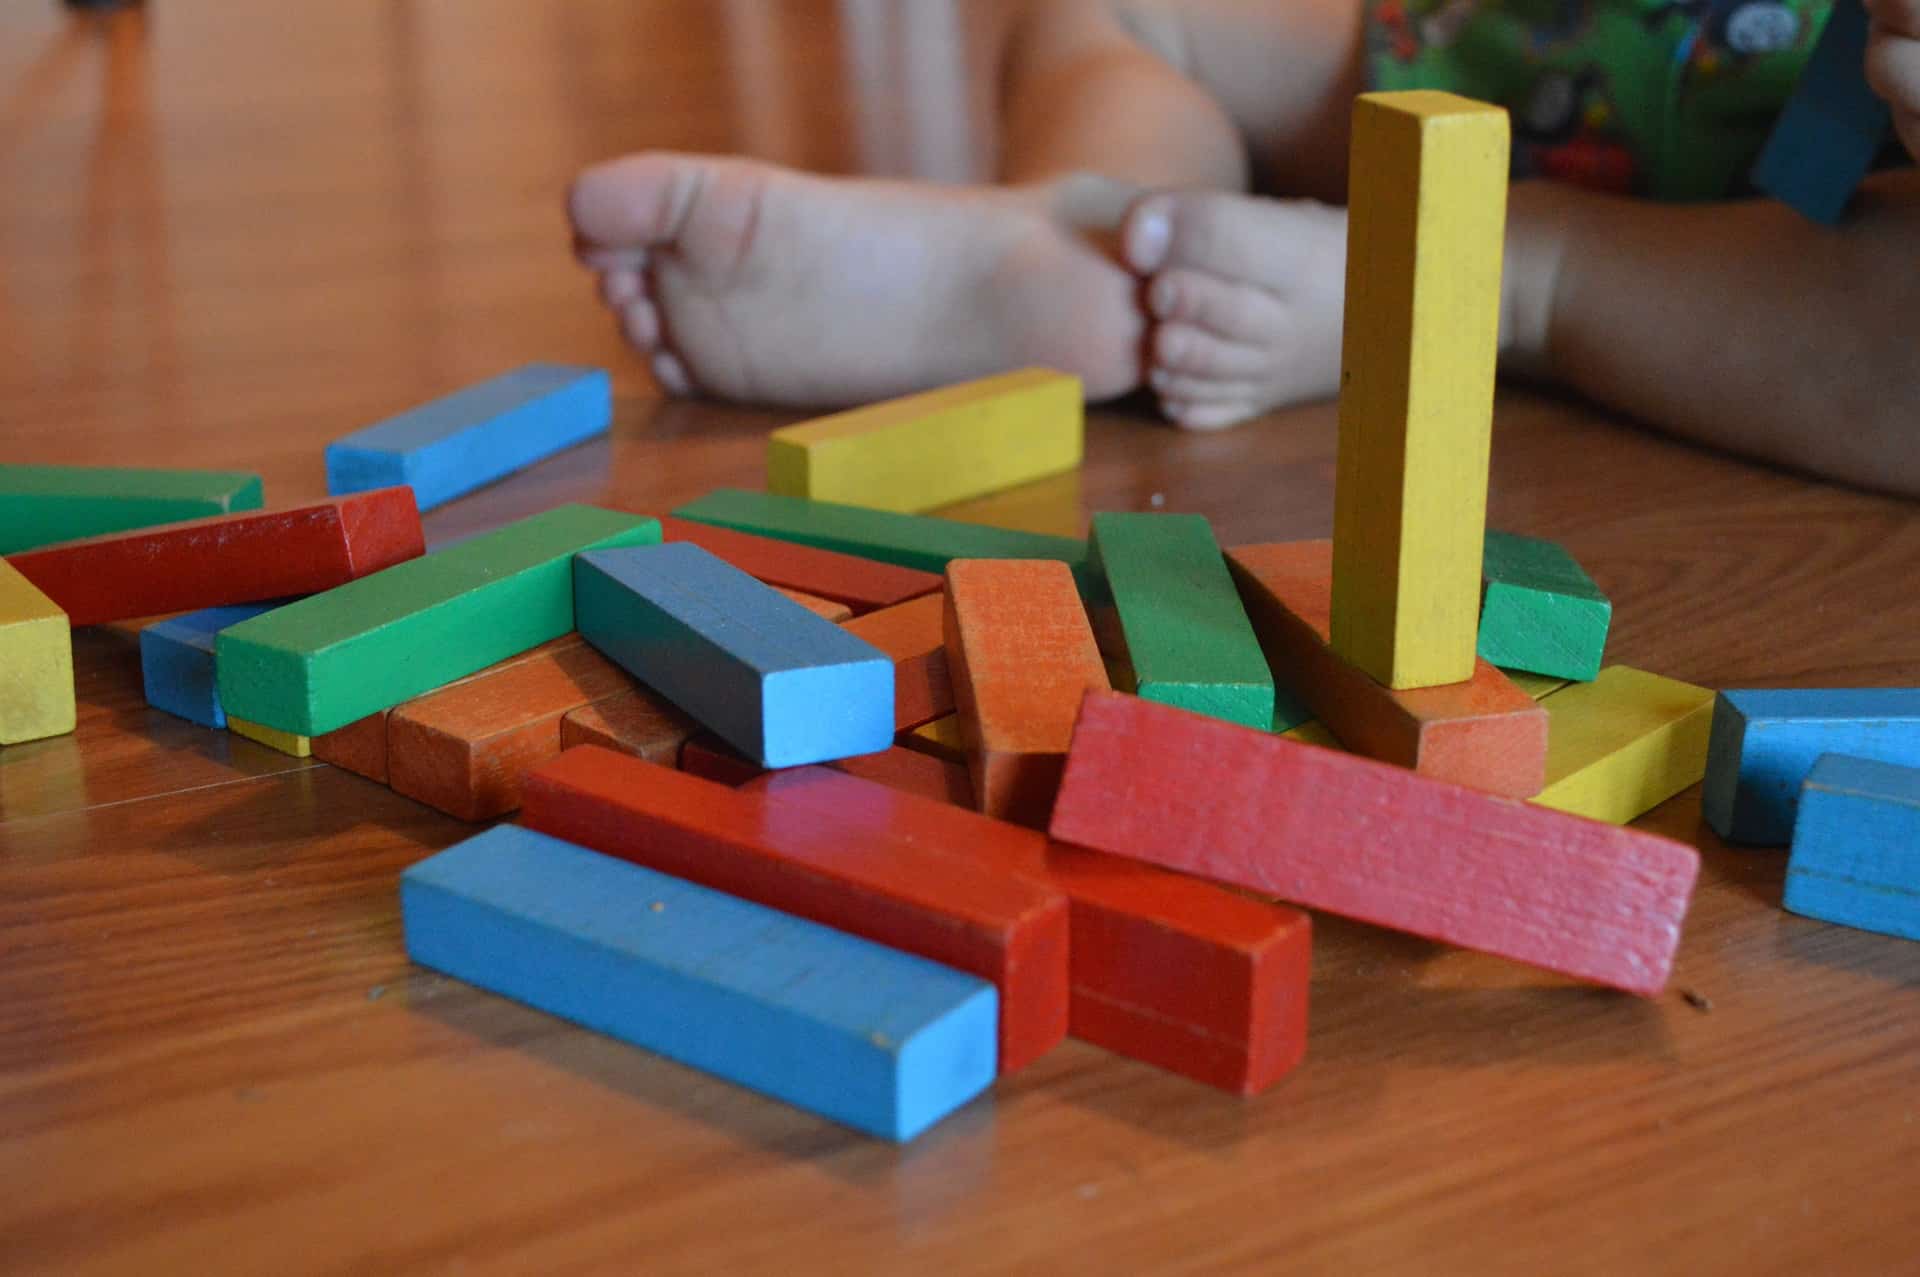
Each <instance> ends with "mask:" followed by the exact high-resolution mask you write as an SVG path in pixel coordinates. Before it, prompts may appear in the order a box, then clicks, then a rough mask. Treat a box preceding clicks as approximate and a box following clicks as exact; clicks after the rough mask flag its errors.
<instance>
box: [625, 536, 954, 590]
mask: <svg viewBox="0 0 1920 1277" xmlns="http://www.w3.org/2000/svg"><path fill="white" fill-rule="evenodd" d="M660 530H661V533H662V535H663V536H664V537H665V539H666V540H668V541H691V542H692V543H693V544H695V545H697V546H699V547H700V548H701V549H703V550H705V551H706V552H707V553H708V554H711V555H713V556H714V557H715V558H719V559H725V560H726V561H727V562H728V563H731V564H733V566H735V567H737V568H739V569H740V570H741V571H742V572H745V573H746V574H747V575H748V576H750V577H754V578H755V579H757V580H761V581H765V582H766V583H767V584H768V585H776V586H780V587H782V588H783V589H792V590H801V591H804V592H806V593H808V594H813V595H818V596H819V597H821V598H824V599H833V600H835V601H837V602H840V603H845V604H846V605H847V606H848V607H850V608H853V609H854V610H855V611H858V612H870V611H872V610H873V609H875V608H882V607H891V606H893V605H894V604H896V603H905V602H906V601H907V600H908V599H911V598H916V597H918V596H920V595H922V594H932V593H934V592H935V591H937V590H938V589H939V588H940V578H939V577H938V576H937V575H936V574H934V573H932V572H919V571H915V570H914V569H913V568H903V567H900V566H899V565H897V564H893V563H882V562H880V561H879V560H878V559H863V558H860V557H858V556H857V555H852V554H839V553H836V552H835V551H833V550H822V549H819V548H818V547H816V546H811V545H797V544H795V543H794V542H792V541H778V540H775V539H774V538H772V537H762V536H755V535H753V534H752V533H751V532H739V531H736V530H734V529H733V528H722V527H718V526H715V525H713V524H709V523H695V522H693V521H692V520H690V519H676V518H673V517H672V516H668V517H665V518H663V519H661V520H660Z"/></svg>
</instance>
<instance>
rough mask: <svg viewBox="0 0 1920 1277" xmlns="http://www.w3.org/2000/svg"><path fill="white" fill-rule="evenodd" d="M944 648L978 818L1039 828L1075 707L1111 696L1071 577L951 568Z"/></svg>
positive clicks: (1028, 564) (980, 562)
mask: <svg viewBox="0 0 1920 1277" xmlns="http://www.w3.org/2000/svg"><path fill="white" fill-rule="evenodd" d="M946 645H947V665H948V668H949V670H950V671H951V672H952V675H953V697H954V702H955V704H956V706H957V707H958V709H959V713H960V727H961V731H962V732H963V733H964V735H965V737H966V744H967V770H968V771H969V772H970V773H971V774H972V776H973V794H974V798H975V800H976V801H977V803H978V804H979V807H980V810H981V811H984V812H986V813H987V814H988V815H989V816H998V817H1000V818H1001V819H1003V820H1014V821H1019V822H1020V823H1022V824H1029V825H1035V826H1044V825H1045V824H1046V823H1047V812H1048V811H1049V809H1051V807H1052V806H1053V791H1054V789H1055V788H1056V787H1057V786H1058V785H1059V783H1060V769H1061V767H1062V766H1063V765H1064V764H1065V762H1066V755H1067V744H1068V742H1069V741H1070V740H1071V739H1072V737H1073V720H1074V715H1075V714H1076V713H1077V712H1078V711H1079V708H1080V698H1081V696H1083V695H1085V693H1086V691H1087V689H1088V688H1100V689H1103V690H1104V689H1105V688H1106V687H1107V686H1108V684H1107V667H1106V666H1105V665H1104V664H1103V663H1102V662H1101V660H1100V650H1099V648H1097V647H1096V646H1095V645H1094V641H1093V629H1092V627H1091V626H1090V625H1089V624H1088V622H1087V613H1086V609H1085V608H1084V607H1083V606H1082V605H1081V602H1080V591H1079V589H1078V588H1077V587H1076V586H1075V585H1074V581H1073V573H1072V572H1070V571H1068V569H1067V565H1066V564H1064V563H1055V562H1051V561H1040V560H1031V559H956V560H954V561H953V562H952V563H949V564H948V565H947V602H946Z"/></svg>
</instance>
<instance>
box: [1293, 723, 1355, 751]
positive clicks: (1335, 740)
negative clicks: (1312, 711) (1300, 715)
mask: <svg viewBox="0 0 1920 1277" xmlns="http://www.w3.org/2000/svg"><path fill="white" fill-rule="evenodd" d="M1278 734H1279V735H1281V736H1284V737H1286V738H1287V739H1288V740H1297V741H1299V742H1300V743H1301V744H1303V745H1318V746H1319V747H1320V748H1321V749H1344V748H1345V747H1344V746H1342V745H1341V744H1340V738H1339V737H1338V736H1335V735H1334V734H1333V733H1332V732H1330V731H1328V730H1327V727H1326V724H1324V723H1322V722H1321V721H1320V720H1319V719H1317V718H1312V719H1308V720H1307V721H1306V722H1304V723H1301V724H1299V725H1298V726H1296V727H1289V728H1288V729H1287V730H1286V731H1284V732H1280V733H1278Z"/></svg>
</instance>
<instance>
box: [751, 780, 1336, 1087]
mask: <svg viewBox="0 0 1920 1277" xmlns="http://www.w3.org/2000/svg"><path fill="white" fill-rule="evenodd" d="M748 790H749V792H760V793H764V794H766V795H767V798H768V801H769V802H770V803H773V804H777V805H791V806H799V807H804V808H805V809H806V811H807V812H808V814H809V815H810V816H811V817H812V818H813V819H815V820H819V821H821V822H824V823H830V824H831V825H832V826H833V827H834V828H836V829H844V830H847V831H848V832H849V833H851V834H857V835H859V836H861V837H884V838H889V839H893V840H895V841H898V842H900V843H903V844H905V845H910V846H914V847H918V848H923V849H925V850H928V851H937V852H943V853H945V854H947V855H950V856H953V857H955V858H956V859H959V860H961V861H964V862H968V863H972V864H977V865H982V866H989V867H992V868H993V869H995V870H998V871H1000V872H1003V873H1007V874H1012V875H1015V876H1018V877H1023V878H1028V879H1031V880H1032V881H1035V882H1039V883H1043V884H1045V885H1047V886H1049V887H1052V888H1053V889H1055V890H1057V891H1059V892H1061V893H1062V894H1064V895H1065V896H1066V897H1067V899H1068V900H1069V901H1070V902H1071V907H1072V918H1073V961H1072V982H1073V1003H1072V1014H1071V1019H1070V1024H1069V1029H1068V1031H1069V1032H1071V1033H1072V1034H1073V1036H1075V1037H1077V1038H1081V1039H1083V1040H1085V1041H1088V1042H1092V1043H1094V1044H1096V1045H1098V1046H1103V1047H1106V1048H1107V1049H1108V1050H1110V1051H1113V1052H1115V1053H1117V1054H1120V1055H1125V1056H1128V1057H1130V1058H1132V1059H1137V1060H1144V1061H1146V1062H1148V1063H1150V1064H1155V1065H1158V1066H1159V1067H1161V1068H1164V1069H1168V1070H1171V1071H1172V1072H1176V1073H1181V1074H1184V1075H1185V1076H1187V1077H1191V1078H1195V1079H1197V1080H1199V1081H1202V1082H1206V1083H1208V1084H1209V1085H1212V1086H1217V1087H1221V1088H1223V1089H1225V1090H1229V1091H1238V1092H1241V1093H1243V1094H1253V1093H1254V1092H1257V1091H1260V1090H1263V1089H1265V1088H1266V1087H1268V1086H1270V1085H1271V1084H1273V1083H1274V1082H1275V1081H1278V1080H1279V1079H1280V1078H1281V1077H1283V1076H1285V1074H1286V1073H1287V1072H1288V1071H1289V1070H1291V1069H1292V1068H1293V1066H1294V1065H1295V1064H1297V1063H1299V1061H1300V1058H1301V1055H1302V1053H1303V1052H1304V1051H1305V1049H1306V1041H1307V978H1308V968H1309V965H1310V964H1309V950H1310V947H1311V932H1312V927H1311V924H1310V923H1309V921H1308V919H1307V917H1306V915H1305V914H1303V913H1300V912H1298V911H1297V910H1294V909H1289V908H1286V907H1285V906H1283V905H1272V904H1266V903H1263V902H1261V901H1257V900H1251V899H1248V898H1247V897H1245V896H1241V895H1237V894H1235V893H1234V892H1230V891H1227V890H1225V889H1223V888H1220V887H1216V886H1214V885H1213V884H1211V883H1205V882H1201V881H1199V880H1198V879H1195V878H1187V877H1184V876H1182V875H1180V874H1173V873H1168V872H1166V871H1165V870H1161V869H1156V868H1154V867H1152V866H1151V865H1143V864H1140V863H1139V862H1138V861H1133V860H1126V859H1122V858H1121V857H1118V856H1108V855H1103V854H1101V853H1100V852H1096V851H1085V850H1082V849H1080V848H1077V847H1066V846H1063V845H1061V844H1059V843H1053V842H1050V841H1049V840H1048V839H1047V837H1046V836H1045V835H1044V834H1040V833H1037V832H1035V831H1034V830H1031V829H1023V828H1021V827H1020V826H1018V825H1010V824H1007V823H1006V822H1004V821H999V820H994V819H991V818H990V817H987V816H982V815H980V814H979V813H977V812H972V811H967V810H964V809H962V808H959V807H953V806H948V805H946V804H943V803H940V802H934V801H929V800H927V799H925V798H921V797H917V796H915V795H913V794H911V793H908V792H905V791H903V790H896V789H886V788H882V787H881V786H879V785H875V784H872V783H868V782H863V781H861V780H859V779H856V778H854V777H850V776H835V775H833V774H832V773H831V772H829V771H826V770H823V769H821V768H813V767H801V768H794V769H793V770H791V771H783V772H776V773H774V774H771V775H768V776H763V777H761V778H760V779H759V780H757V781H755V782H754V783H753V784H752V785H751V786H749V787H748Z"/></svg>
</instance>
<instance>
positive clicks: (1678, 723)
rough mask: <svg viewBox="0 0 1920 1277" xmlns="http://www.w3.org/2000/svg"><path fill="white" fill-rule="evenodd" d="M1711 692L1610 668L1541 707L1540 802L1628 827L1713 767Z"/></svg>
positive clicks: (1625, 668)
mask: <svg viewBox="0 0 1920 1277" xmlns="http://www.w3.org/2000/svg"><path fill="white" fill-rule="evenodd" d="M1713 700H1714V694H1713V689H1712V688H1710V687H1695V686H1694V685H1693V684H1691V683H1682V682H1680V681H1679V680H1678V679H1672V678H1663V677H1662V676H1660V675H1658V674H1649V673H1647V672H1646V671H1645V670H1637V669H1633V668H1631V667H1630V666H1626V665H1609V666H1608V667H1607V668H1606V669H1603V670H1601V671H1600V677H1599V678H1596V679H1595V680H1593V682H1591V683H1575V684H1573V685H1572V686H1570V687H1565V688H1562V689H1561V690H1559V691H1557V692H1555V693H1553V694H1552V695H1551V696H1548V697H1547V698H1546V699H1544V700H1542V701H1541V702H1540V704H1541V705H1542V707H1544V708H1545V709H1546V711H1547V786H1546V788H1545V789H1542V790H1541V791H1540V792H1539V794H1537V795H1536V796H1535V797H1534V799H1533V801H1534V802H1536V803H1539V804H1540V805H1541V806H1542V807H1552V808H1554V809H1555V810H1557V811H1564V812H1571V813H1572V814H1573V815H1576V816H1586V817H1588V818H1590V819H1593V820H1604V821H1607V822H1609V823H1611V824H1615V825H1624V824H1626V823H1627V822H1628V821H1629V820H1632V819H1633V818H1634V817H1636V816H1639V815H1642V814H1643V813H1645V812H1648V811H1651V810H1652V809H1653V808H1655V807H1658V806H1659V805H1660V804H1661V803H1663V802H1665V801H1667V799H1669V798H1671V797H1673V796H1674V795H1675V794H1677V793H1679V792H1680V791H1681V790H1683V789H1685V788H1686V787H1687V786H1689V785H1693V784H1698V783H1699V781H1700V779H1701V777H1703V776H1705V775H1706V772H1707V729H1708V728H1709V727H1711V726H1712V724H1713Z"/></svg>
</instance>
